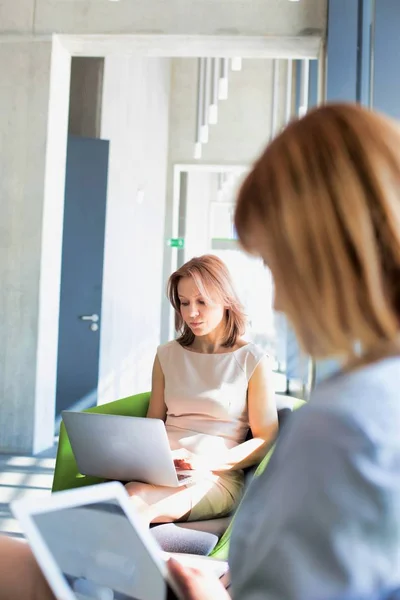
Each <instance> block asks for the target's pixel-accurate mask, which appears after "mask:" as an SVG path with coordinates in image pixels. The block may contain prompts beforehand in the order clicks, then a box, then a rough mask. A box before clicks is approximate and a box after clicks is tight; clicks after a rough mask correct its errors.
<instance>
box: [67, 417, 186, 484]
mask: <svg viewBox="0 0 400 600" xmlns="http://www.w3.org/2000/svg"><path fill="white" fill-rule="evenodd" d="M61 414H62V418H63V421H64V424H65V428H66V430H67V433H68V437H69V439H70V442H71V447H72V451H73V453H74V456H75V460H76V463H77V466H78V470H79V472H80V473H81V474H82V475H92V476H96V477H102V478H104V479H112V480H116V481H142V482H144V483H151V484H154V485H163V486H167V487H178V486H180V485H184V484H187V483H190V481H192V480H193V476H192V472H191V471H178V472H177V471H176V468H175V465H174V461H173V458H172V452H171V449H170V446H169V442H168V437H167V432H166V430H165V424H164V422H163V421H162V420H161V419H148V418H146V417H144V418H142V417H126V416H119V415H103V414H98V413H86V412H74V411H63V412H62V413H61Z"/></svg>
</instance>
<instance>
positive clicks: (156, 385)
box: [147, 355, 167, 421]
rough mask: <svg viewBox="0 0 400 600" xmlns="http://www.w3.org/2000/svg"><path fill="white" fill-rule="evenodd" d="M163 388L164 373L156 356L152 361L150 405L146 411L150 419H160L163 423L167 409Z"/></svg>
mask: <svg viewBox="0 0 400 600" xmlns="http://www.w3.org/2000/svg"><path fill="white" fill-rule="evenodd" d="M164 387H165V379H164V373H163V371H162V368H161V364H160V361H159V358H158V356H157V355H156V357H155V359H154V364H153V374H152V378H151V397H150V404H149V408H148V411H147V416H148V417H149V418H150V419H162V420H163V421H165V419H166V418H167V407H166V405H165V402H164Z"/></svg>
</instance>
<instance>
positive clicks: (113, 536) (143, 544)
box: [11, 482, 179, 600]
mask: <svg viewBox="0 0 400 600" xmlns="http://www.w3.org/2000/svg"><path fill="white" fill-rule="evenodd" d="M11 509H12V512H13V513H14V515H15V516H16V517H17V518H18V519H19V521H20V522H21V525H22V527H23V530H24V531H25V533H26V536H27V538H28V540H29V542H30V544H31V547H32V551H33V553H34V555H35V557H36V560H37V562H38V564H39V566H40V567H41V569H42V571H43V574H44V576H45V577H46V579H47V581H48V583H49V586H50V588H51V589H52V591H53V593H54V595H55V596H56V598H57V599H58V600H76V599H79V600H89V599H96V600H167V599H168V600H169V599H173V598H179V594H177V593H176V591H174V589H175V586H174V584H173V582H172V581H171V577H170V575H169V572H168V568H167V565H166V561H165V555H163V553H162V552H161V550H160V547H159V546H158V544H157V543H156V541H155V540H154V539H153V537H152V535H151V534H150V532H149V530H148V528H147V527H146V526H145V525H144V524H142V522H141V521H140V519H139V518H138V517H137V515H136V513H135V510H134V509H133V507H132V505H131V502H130V501H129V496H128V494H127V493H126V491H125V488H124V487H123V486H122V485H121V484H120V483H116V482H110V483H104V484H101V485H95V486H88V487H83V488H78V489H75V490H68V491H65V492H58V493H56V494H53V495H51V496H49V497H48V498H44V499H43V498H40V499H32V498H27V499H21V500H16V501H15V502H13V503H12V504H11Z"/></svg>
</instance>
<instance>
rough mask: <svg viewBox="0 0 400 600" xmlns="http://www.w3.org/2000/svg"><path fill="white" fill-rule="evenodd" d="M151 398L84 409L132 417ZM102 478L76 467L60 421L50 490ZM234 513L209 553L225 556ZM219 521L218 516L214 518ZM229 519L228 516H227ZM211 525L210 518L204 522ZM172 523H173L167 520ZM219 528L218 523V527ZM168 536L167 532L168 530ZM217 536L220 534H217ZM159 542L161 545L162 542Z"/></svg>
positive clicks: (139, 396)
mask: <svg viewBox="0 0 400 600" xmlns="http://www.w3.org/2000/svg"><path fill="white" fill-rule="evenodd" d="M149 401H150V392H146V393H143V394H137V395H135V396H128V397H127V398H122V399H120V400H115V401H114V402H110V403H108V404H103V405H101V406H96V407H94V408H89V409H88V410H87V411H85V412H93V413H100V414H108V415H123V416H134V417H145V416H146V414H147V409H148V405H149ZM303 404H305V402H304V401H303V400H294V402H293V403H292V408H291V410H296V409H297V408H299V407H300V406H303ZM273 450H274V446H273V447H272V448H271V449H270V451H269V452H268V454H267V455H266V456H265V458H264V459H263V460H262V461H261V463H260V464H259V466H258V467H257V469H256V471H255V474H254V477H257V476H258V475H260V473H262V472H263V471H264V470H265V469H266V467H267V465H268V463H269V460H270V458H271V455H272V452H273ZM104 481H105V480H104V479H101V478H98V477H88V476H85V475H81V474H80V473H79V471H78V467H77V465H76V461H75V457H74V455H73V452H72V448H71V444H70V441H69V438H68V434H67V432H66V429H65V426H64V424H63V423H61V428H60V438H59V443H58V450H57V458H56V466H55V471H54V479H53V487H52V492H59V491H61V490H67V489H72V488H77V487H82V486H85V485H94V484H97V483H103V482H104ZM233 520H234V516H233V517H232V518H231V520H230V522H229V523H228V526H227V529H225V527H226V525H225V527H224V533H223V534H222V536H221V537H220V539H219V541H218V542H217V544H216V545H215V547H214V548H213V550H211V552H210V554H209V556H212V557H214V558H217V559H221V560H226V559H227V557H228V553H229V543H230V537H231V531H232V526H233ZM216 521H218V520H216ZM227 521H228V520H227ZM202 523H206V522H205V521H199V522H197V528H196V529H197V531H198V532H199V533H201V531H202ZM207 523H208V524H210V525H212V523H213V520H210V521H208V522H207ZM193 524H194V523H191V522H187V523H182V524H177V526H179V527H184V528H185V529H189V530H190V529H191V526H192V525H193ZM170 525H172V524H170ZM170 525H159V526H158V527H157V529H159V531H162V528H163V527H164V528H165V527H168V528H170ZM218 529H219V527H218ZM189 533H190V531H189ZM167 537H168V534H167ZM218 537H219V536H218ZM214 543H215V542H214ZM161 545H163V544H162V543H161Z"/></svg>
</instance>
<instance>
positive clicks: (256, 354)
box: [235, 342, 270, 381]
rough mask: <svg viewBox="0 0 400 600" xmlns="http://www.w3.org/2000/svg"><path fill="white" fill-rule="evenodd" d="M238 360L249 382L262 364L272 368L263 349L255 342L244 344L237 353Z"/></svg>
mask: <svg viewBox="0 0 400 600" xmlns="http://www.w3.org/2000/svg"><path fill="white" fill-rule="evenodd" d="M235 357H236V360H237V361H238V362H239V363H240V366H241V367H242V369H243V371H244V372H245V374H246V377H247V380H248V381H249V380H250V379H251V377H252V375H253V373H254V371H255V370H256V368H257V367H258V366H259V365H260V363H262V364H265V366H266V368H268V369H269V368H270V358H269V356H268V355H267V353H266V352H265V350H264V349H263V348H261V347H260V346H257V344H254V343H253V342H243V345H242V346H241V347H240V348H239V349H238V351H237V352H236V353H235Z"/></svg>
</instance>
